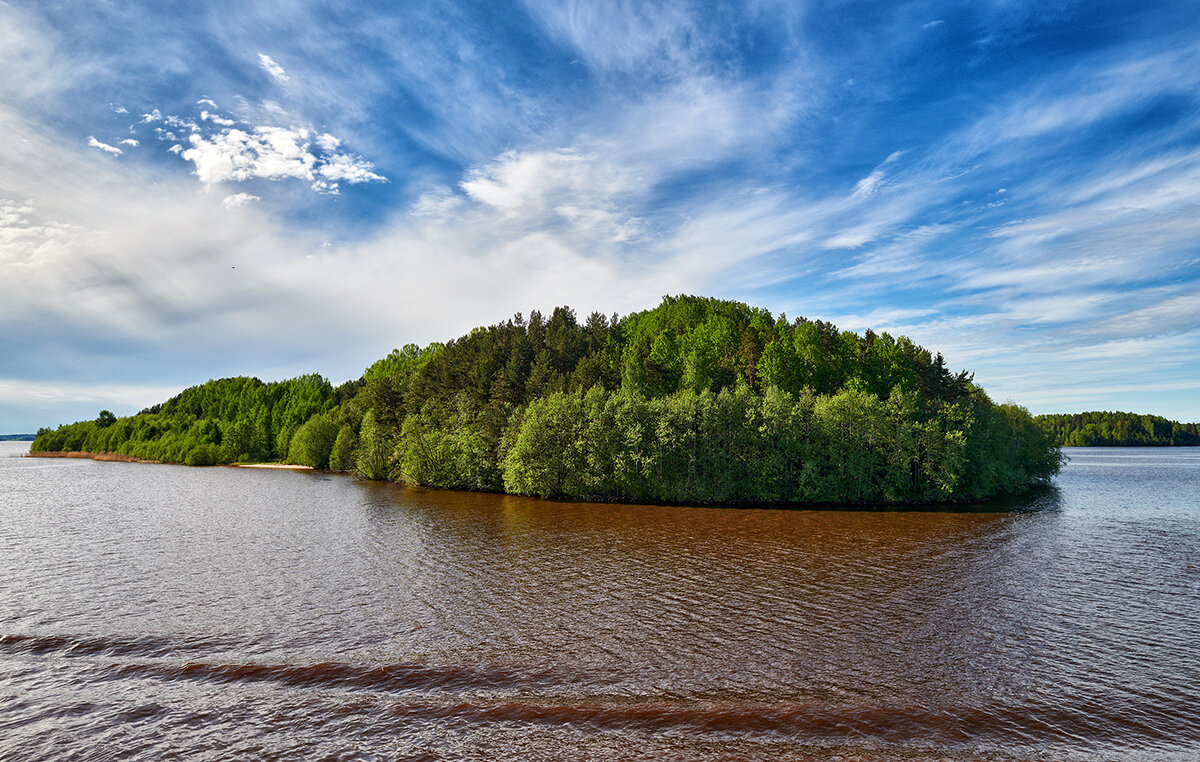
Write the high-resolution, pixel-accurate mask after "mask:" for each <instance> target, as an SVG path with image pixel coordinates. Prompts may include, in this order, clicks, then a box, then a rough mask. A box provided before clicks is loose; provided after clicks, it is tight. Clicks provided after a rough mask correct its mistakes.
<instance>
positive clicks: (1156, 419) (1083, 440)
mask: <svg viewBox="0 0 1200 762" xmlns="http://www.w3.org/2000/svg"><path fill="white" fill-rule="evenodd" d="M1034 420H1035V421H1037V423H1038V425H1039V426H1041V427H1042V428H1044V429H1045V430H1046V431H1047V432H1049V434H1050V436H1051V438H1052V439H1053V440H1054V443H1055V444H1057V445H1059V446H1062V447H1195V446H1198V445H1200V424H1196V423H1180V422H1179V421H1172V420H1169V419H1166V418H1162V417H1160V416H1157V415H1139V414H1138V413H1120V412H1115V413H1110V412H1107V411H1093V412H1087V413H1059V414H1051V415H1039V416H1037V417H1036V418H1034Z"/></svg>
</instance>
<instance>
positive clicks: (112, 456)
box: [25, 450, 162, 463]
mask: <svg viewBox="0 0 1200 762" xmlns="http://www.w3.org/2000/svg"><path fill="white" fill-rule="evenodd" d="M25 457H27V458H79V459H82V460H105V461H113V462H115V463H162V461H161V460H142V459H141V458H138V457H135V456H133V455H122V454H120V453H117V452H87V451H84V450H73V451H71V452H31V453H29V454H28V455H26V456H25Z"/></svg>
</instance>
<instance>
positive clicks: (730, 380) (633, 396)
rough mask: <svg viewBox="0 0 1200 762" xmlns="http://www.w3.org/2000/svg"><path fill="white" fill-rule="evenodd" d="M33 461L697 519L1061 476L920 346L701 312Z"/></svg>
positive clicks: (62, 434) (699, 304)
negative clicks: (216, 467)
mask: <svg viewBox="0 0 1200 762" xmlns="http://www.w3.org/2000/svg"><path fill="white" fill-rule="evenodd" d="M32 449H33V450H34V451H35V452H36V451H64V450H85V451H91V452H100V451H104V452H115V453H119V454H123V455H133V456H136V457H140V458H143V459H147V460H162V461H168V462H177V463H189V464H196V465H200V464H212V463H230V462H240V461H259V460H283V461H287V462H292V463H299V464H304V465H310V466H313V467H315V468H331V469H334V470H355V471H357V472H358V473H359V474H360V475H361V476H363V477H365V478H369V479H395V480H400V481H404V482H407V483H410V484H415V485H423V486H430V487H439V488H448V489H467V490H482V491H496V492H510V493H514V494H525V495H536V496H541V497H555V498H571V499H592V500H621V501H657V502H688V503H789V504H791V503H899V502H911V501H942V500H966V499H979V498H983V497H987V496H990V495H994V494H997V493H1000V492H1012V491H1018V490H1022V489H1024V488H1026V487H1028V486H1030V485H1031V484H1035V483H1039V482H1044V481H1046V480H1048V479H1049V478H1050V477H1051V476H1053V475H1054V474H1055V473H1057V471H1058V469H1059V465H1060V462H1061V454H1060V452H1059V450H1058V448H1057V447H1056V446H1055V445H1054V444H1053V443H1052V441H1051V440H1050V438H1049V436H1048V434H1047V432H1046V431H1045V430H1044V429H1042V428H1040V427H1039V426H1037V425H1036V424H1035V422H1034V420H1033V418H1032V417H1031V416H1030V415H1029V413H1028V412H1027V411H1025V410H1024V409H1023V408H1020V407H1017V406H1014V405H997V404H995V403H993V402H992V401H991V400H990V399H988V397H987V395H986V394H984V392H983V391H982V390H981V389H980V388H979V387H977V386H975V385H974V383H973V382H972V378H971V375H970V374H968V373H966V372H965V371H964V372H960V373H952V372H950V371H949V370H948V369H947V368H946V365H945V361H944V360H943V358H942V356H941V355H940V354H939V355H934V354H931V353H930V352H929V351H928V350H925V349H923V348H921V347H919V346H917V345H915V344H913V343H912V342H911V341H909V340H908V339H907V338H904V337H900V338H892V337H891V336H889V335H888V334H886V333H885V334H875V333H873V332H871V331H867V332H866V333H865V334H863V335H861V336H860V335H858V334H855V333H852V332H849V331H839V330H837V328H836V327H834V326H833V325H830V324H828V323H824V322H821V321H809V320H805V319H803V318H798V319H796V320H793V321H789V320H788V319H787V318H786V317H785V316H782V315H781V316H779V317H778V318H775V317H773V316H772V315H771V314H770V313H769V312H767V311H766V310H762V309H755V308H752V307H749V306H747V305H745V304H741V303H737V302H727V301H718V300H715V299H706V298H701V297H694V296H680V297H666V298H664V300H663V302H662V304H660V305H659V306H658V307H656V308H654V309H651V310H646V311H643V312H638V313H634V314H632V315H628V316H626V317H624V318H618V317H617V316H615V315H614V316H612V317H611V318H609V317H605V316H604V315H601V314H599V313H593V314H591V315H589V316H588V317H587V318H586V319H585V320H583V321H580V320H579V319H578V318H577V316H576V315H575V312H574V311H573V310H571V309H569V308H567V307H559V308H557V309H555V310H554V312H553V313H552V314H551V315H550V316H549V317H548V318H546V317H543V316H542V315H541V314H539V313H538V312H533V313H531V314H530V315H529V317H528V318H527V319H526V318H525V317H524V316H522V315H521V314H519V313H518V314H517V315H516V316H514V317H513V318H512V319H510V320H507V321H505V322H503V323H498V324H496V325H492V326H488V327H485V328H476V329H475V330H473V331H471V332H470V333H469V334H467V335H466V336H463V337H461V338H459V339H456V340H453V341H450V342H447V343H444V344H442V343H435V344H431V345H429V346H428V347H425V348H419V347H417V346H415V345H411V344H410V345H407V346H405V347H404V348H403V349H398V350H394V351H393V352H392V353H391V354H389V355H388V356H387V357H384V358H382V359H381V360H379V361H378V362H376V363H375V364H373V365H371V367H369V368H367V370H366V371H365V372H364V373H363V375H362V377H361V378H359V379H358V380H356V381H352V382H348V383H346V384H343V385H341V386H339V387H337V388H334V387H333V386H332V385H331V384H329V382H328V381H326V380H325V379H324V378H322V377H320V376H316V375H310V376H302V377H300V378H297V379H292V380H290V381H283V382H278V383H269V384H265V383H263V382H261V381H259V380H258V379H252V378H232V379H222V380H219V381H210V382H208V383H207V384H203V385H201V386H197V387H193V388H191V389H188V390H186V391H184V392H183V393H181V394H180V395H179V396H177V397H175V398H173V399H171V400H169V401H167V402H166V403H164V404H162V405H159V406H156V407H154V408H151V409H148V410H144V411H142V412H141V413H139V414H138V415H135V416H131V417H128V418H116V417H115V416H113V415H112V414H111V413H107V414H106V413H102V414H101V416H100V417H99V418H97V419H96V420H93V421H82V422H79V423H74V424H69V425H66V426H62V427H59V428H58V429H57V430H54V431H50V430H47V429H43V430H42V431H40V432H38V436H37V439H36V440H35V442H34V444H33V448H32Z"/></svg>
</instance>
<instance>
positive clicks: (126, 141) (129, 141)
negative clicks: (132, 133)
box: [121, 138, 138, 148]
mask: <svg viewBox="0 0 1200 762" xmlns="http://www.w3.org/2000/svg"><path fill="white" fill-rule="evenodd" d="M121 145H123V146H130V147H132V148H137V147H138V142H137V141H136V140H134V139H133V138H125V139H124V140H122V141H121Z"/></svg>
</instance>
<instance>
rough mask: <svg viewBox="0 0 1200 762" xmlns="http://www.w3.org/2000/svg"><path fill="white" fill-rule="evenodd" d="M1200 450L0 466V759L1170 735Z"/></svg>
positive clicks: (982, 752)
mask: <svg viewBox="0 0 1200 762" xmlns="http://www.w3.org/2000/svg"><path fill="white" fill-rule="evenodd" d="M1198 455H1200V453H1195V452H1192V451H1152V452H1147V451H1143V450H1137V451H1113V450H1089V451H1075V452H1072V461H1071V463H1070V464H1069V465H1068V466H1067V469H1066V470H1065V471H1064V473H1063V475H1062V476H1061V477H1060V478H1059V479H1058V482H1057V484H1056V486H1054V487H1050V488H1046V489H1044V490H1040V491H1037V492H1035V493H1032V494H1030V495H1027V496H1024V497H1022V498H1019V499H1009V500H1006V501H999V502H993V503H989V504H986V505H979V506H962V507H959V508H958V509H954V510H948V509H947V508H946V507H945V506H942V507H940V508H938V509H936V510H911V509H910V510H902V511H886V512H876V511H858V510H795V511H784V510H759V509H707V508H675V507H669V506H624V505H594V504H586V503H554V502H548V501H540V500H530V499H524V498H518V497H511V496H498V495H479V494H464V493H449V492H436V491H425V490H413V489H405V488H402V487H399V486H397V485H390V484H371V483H364V482H360V481H357V480H354V479H350V478H330V477H326V476H321V475H313V474H305V473H293V472H278V471H254V472H248V471H245V470H234V469H221V468H212V469H189V468H183V467H171V466H152V465H146V464H122V463H93V462H91V461H66V460H64V461H36V460H27V459H26V460H18V459H7V458H0V495H3V496H4V497H3V502H2V503H0V757H10V756H11V757H14V758H24V757H39V756H52V755H55V754H64V753H66V754H68V755H70V754H75V755H77V756H80V757H84V756H86V755H87V754H88V753H89V751H90V750H93V749H95V748H106V749H107V748H111V749H114V750H117V751H120V752H124V753H134V754H142V755H144V756H148V757H162V756H165V755H167V754H169V753H178V754H179V755H181V756H187V757H188V758H189V759H190V758H200V759H204V758H212V759H224V758H227V757H229V756H254V757H265V758H291V757H294V756H296V755H303V756H317V757H319V756H322V755H334V756H337V757H357V758H365V759H371V758H382V759H461V758H466V759H563V758H586V759H764V760H766V759H823V758H832V757H837V756H840V757H842V758H851V759H855V758H858V759H890V758H894V757H896V756H904V757H905V758H914V759H943V758H947V759H958V758H963V757H964V756H966V757H972V758H981V757H986V758H996V759H1010V758H1021V759H1024V758H1055V759H1058V758H1084V759H1092V758H1111V757H1113V756H1127V755H1130V754H1133V753H1134V752H1138V753H1141V754H1143V755H1146V756H1147V757H1148V758H1155V759H1171V758H1179V759H1191V758H1194V757H1195V755H1196V754H1197V752H1198V751H1200V689H1198V688H1197V686H1198V685H1200V667H1198V666H1197V664H1198V661H1197V660H1196V658H1195V653H1196V650H1197V647H1198V646H1200V636H1198V635H1197V633H1200V606H1198V605H1197V603H1200V551H1198V550H1197V548H1200V543H1198V542H1197V540H1200V506H1198V505H1197V502H1196V497H1195V496H1196V495H1200V489H1197V488H1198V487H1200V468H1198V466H1200V457H1197V456H1198ZM64 750H66V751H65V752H64Z"/></svg>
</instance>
